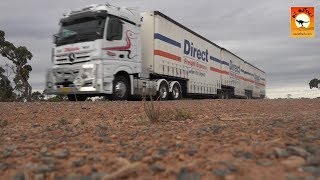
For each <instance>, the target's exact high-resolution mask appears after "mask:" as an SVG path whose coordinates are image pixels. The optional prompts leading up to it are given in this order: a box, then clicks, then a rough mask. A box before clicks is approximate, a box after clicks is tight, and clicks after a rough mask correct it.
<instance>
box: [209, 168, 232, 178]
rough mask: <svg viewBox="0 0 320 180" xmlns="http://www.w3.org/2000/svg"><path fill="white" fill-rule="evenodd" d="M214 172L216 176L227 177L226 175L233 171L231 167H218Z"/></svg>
mask: <svg viewBox="0 0 320 180" xmlns="http://www.w3.org/2000/svg"><path fill="white" fill-rule="evenodd" d="M213 173H214V174H215V175H216V176H219V177H225V176H227V175H229V174H231V171H230V170H229V169H216V170H214V171H213Z"/></svg>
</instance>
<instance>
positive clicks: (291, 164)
mask: <svg viewBox="0 0 320 180" xmlns="http://www.w3.org/2000/svg"><path fill="white" fill-rule="evenodd" d="M305 163H306V161H305V159H303V158H302V157H299V156H291V157H289V158H288V159H286V160H283V161H281V164H283V165H285V166H286V167H288V168H297V167H300V166H303V165H304V164H305Z"/></svg>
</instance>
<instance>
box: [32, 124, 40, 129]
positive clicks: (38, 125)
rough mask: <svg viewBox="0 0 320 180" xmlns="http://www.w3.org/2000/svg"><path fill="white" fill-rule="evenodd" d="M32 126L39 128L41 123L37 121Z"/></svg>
mask: <svg viewBox="0 0 320 180" xmlns="http://www.w3.org/2000/svg"><path fill="white" fill-rule="evenodd" d="M32 127H33V128H37V127H40V124H38V123H35V124H33V125H32Z"/></svg>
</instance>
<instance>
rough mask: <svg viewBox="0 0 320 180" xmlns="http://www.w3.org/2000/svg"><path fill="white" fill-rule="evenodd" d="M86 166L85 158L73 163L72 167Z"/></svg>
mask: <svg viewBox="0 0 320 180" xmlns="http://www.w3.org/2000/svg"><path fill="white" fill-rule="evenodd" d="M84 164H85V159H84V158H80V159H78V160H75V161H73V162H72V165H73V166H74V167H80V166H83V165H84Z"/></svg>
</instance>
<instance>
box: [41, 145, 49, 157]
mask: <svg viewBox="0 0 320 180" xmlns="http://www.w3.org/2000/svg"><path fill="white" fill-rule="evenodd" d="M47 152H48V148H47V147H46V146H44V147H42V148H41V150H40V154H41V155H46V154H47Z"/></svg>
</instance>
